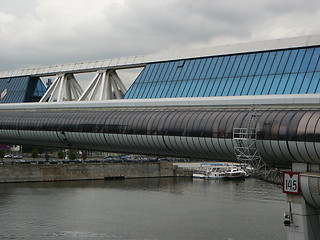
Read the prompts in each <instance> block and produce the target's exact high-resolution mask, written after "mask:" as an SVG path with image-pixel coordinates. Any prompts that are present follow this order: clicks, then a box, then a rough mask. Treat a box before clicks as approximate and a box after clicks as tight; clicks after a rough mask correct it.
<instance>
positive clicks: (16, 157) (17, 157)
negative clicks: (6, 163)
mask: <svg viewBox="0 0 320 240" xmlns="http://www.w3.org/2000/svg"><path fill="white" fill-rule="evenodd" d="M22 158H23V157H22V156H19V155H16V156H13V159H22Z"/></svg>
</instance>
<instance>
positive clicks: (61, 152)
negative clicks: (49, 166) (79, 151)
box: [57, 150, 65, 159]
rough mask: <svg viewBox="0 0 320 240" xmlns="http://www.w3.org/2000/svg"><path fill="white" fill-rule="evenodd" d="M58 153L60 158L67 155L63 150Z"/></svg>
mask: <svg viewBox="0 0 320 240" xmlns="http://www.w3.org/2000/svg"><path fill="white" fill-rule="evenodd" d="M57 155H58V158H59V159H64V157H65V153H64V152H63V151H61V150H60V151H59V152H58V154H57Z"/></svg>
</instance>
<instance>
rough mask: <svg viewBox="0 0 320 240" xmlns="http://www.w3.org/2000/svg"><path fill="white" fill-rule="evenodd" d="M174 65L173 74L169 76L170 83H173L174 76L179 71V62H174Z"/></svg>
mask: <svg viewBox="0 0 320 240" xmlns="http://www.w3.org/2000/svg"><path fill="white" fill-rule="evenodd" d="M172 64H173V66H172V69H171V72H170V74H169V76H168V81H171V80H172V79H173V76H174V75H175V73H176V71H177V68H178V64H179V62H173V63H172Z"/></svg>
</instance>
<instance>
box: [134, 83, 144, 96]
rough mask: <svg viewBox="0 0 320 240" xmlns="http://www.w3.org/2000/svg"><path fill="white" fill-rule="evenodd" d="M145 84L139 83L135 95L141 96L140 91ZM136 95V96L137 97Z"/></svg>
mask: <svg viewBox="0 0 320 240" xmlns="http://www.w3.org/2000/svg"><path fill="white" fill-rule="evenodd" d="M144 87H145V86H144V85H143V84H141V83H140V84H137V89H136V91H135V93H134V96H135V97H137V96H139V93H140V91H141V88H144ZM135 97H134V98H135Z"/></svg>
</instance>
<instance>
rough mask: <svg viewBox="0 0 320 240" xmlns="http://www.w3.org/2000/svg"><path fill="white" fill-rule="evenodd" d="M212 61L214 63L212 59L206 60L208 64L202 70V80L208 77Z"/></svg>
mask: <svg viewBox="0 0 320 240" xmlns="http://www.w3.org/2000/svg"><path fill="white" fill-rule="evenodd" d="M211 61H212V58H207V59H206V62H205V64H204V67H203V70H202V72H201V74H200V77H199V78H200V79H204V78H205V77H206V75H207V72H208V70H209V67H210V64H211Z"/></svg>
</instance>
